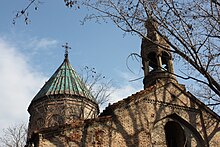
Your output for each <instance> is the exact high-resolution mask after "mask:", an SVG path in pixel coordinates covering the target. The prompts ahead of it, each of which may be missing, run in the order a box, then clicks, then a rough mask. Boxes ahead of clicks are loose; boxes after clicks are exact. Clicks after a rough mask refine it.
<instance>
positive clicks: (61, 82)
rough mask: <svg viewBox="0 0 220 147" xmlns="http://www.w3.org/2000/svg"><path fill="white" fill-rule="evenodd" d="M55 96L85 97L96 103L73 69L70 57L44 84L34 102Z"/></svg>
mask: <svg viewBox="0 0 220 147" xmlns="http://www.w3.org/2000/svg"><path fill="white" fill-rule="evenodd" d="M54 95H72V96H79V97H85V98H88V99H90V100H92V101H93V102H95V100H94V97H93V96H92V94H91V93H90V91H89V90H88V88H87V87H86V85H85V83H84V82H83V81H82V80H81V79H80V77H79V75H78V74H77V73H76V72H75V70H74V69H73V68H72V66H71V64H70V62H69V59H68V57H65V59H64V61H63V63H62V64H61V65H60V67H59V68H58V69H57V70H56V72H55V73H54V74H53V75H52V76H51V78H50V79H49V80H48V81H47V82H46V83H45V84H44V86H43V87H42V88H41V90H40V91H39V92H38V93H37V95H36V96H35V97H34V99H33V100H32V102H33V101H36V100H39V99H41V98H43V97H45V96H54Z"/></svg>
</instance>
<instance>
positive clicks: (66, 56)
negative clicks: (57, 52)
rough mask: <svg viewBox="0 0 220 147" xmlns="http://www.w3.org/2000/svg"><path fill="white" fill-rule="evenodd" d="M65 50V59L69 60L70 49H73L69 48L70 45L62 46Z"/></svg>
mask: <svg viewBox="0 0 220 147" xmlns="http://www.w3.org/2000/svg"><path fill="white" fill-rule="evenodd" d="M62 47H63V48H65V58H66V59H67V58H68V53H69V49H71V47H70V46H68V43H66V44H64V45H62Z"/></svg>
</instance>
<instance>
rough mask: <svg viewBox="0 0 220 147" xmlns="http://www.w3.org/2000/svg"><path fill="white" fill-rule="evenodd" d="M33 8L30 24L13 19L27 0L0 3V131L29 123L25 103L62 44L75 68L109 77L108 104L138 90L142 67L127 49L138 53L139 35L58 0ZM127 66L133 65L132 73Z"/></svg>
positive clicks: (59, 56)
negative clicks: (90, 18)
mask: <svg viewBox="0 0 220 147" xmlns="http://www.w3.org/2000/svg"><path fill="white" fill-rule="evenodd" d="M43 2H44V3H43V4H41V5H40V6H39V9H38V10H37V11H34V10H33V9H34V8H31V9H30V12H29V18H30V19H31V23H30V24H29V25H25V23H24V21H23V18H19V19H16V24H15V25H13V23H12V20H13V18H14V16H15V14H16V11H17V10H21V9H22V8H24V7H25V6H26V5H27V4H28V0H19V1H14V0H1V2H0V12H1V13H0V95H1V96H0V101H1V102H0V135H1V134H2V129H4V128H7V127H9V126H13V125H16V124H19V123H22V122H23V123H28V117H29V114H28V112H27V108H28V105H29V104H30V102H31V100H32V99H33V97H34V96H35V95H36V93H37V92H38V91H39V90H40V88H41V87H42V86H43V84H44V83H45V82H46V81H47V80H48V78H49V77H50V76H51V75H52V74H53V73H54V72H55V70H56V69H57V68H58V67H59V65H60V64H61V63H62V62H63V59H64V48H62V45H63V44H65V43H66V42H68V44H69V46H71V50H70V51H69V59H70V63H71V64H72V66H73V68H74V69H75V70H76V71H77V72H80V71H81V69H82V68H83V67H85V66H88V67H91V68H95V69H96V71H97V72H99V73H101V74H103V75H104V76H105V77H106V78H107V79H109V80H112V88H111V89H113V93H112V95H111V97H110V103H114V102H116V101H118V100H120V99H123V98H126V97H127V96H129V95H131V94H132V93H135V92H137V91H139V90H140V89H142V87H143V85H142V79H141V80H137V81H135V82H130V80H133V79H136V78H140V77H142V76H143V72H142V71H141V69H140V67H141V66H140V63H139V62H136V61H135V60H133V59H132V58H129V59H128V60H127V57H128V56H129V55H130V54H131V53H139V52H140V44H141V39H140V38H139V37H138V36H132V35H125V36H124V34H123V32H122V31H121V30H119V29H118V28H116V27H115V26H114V25H113V24H111V23H101V24H99V23H95V22H87V23H86V24H84V25H81V22H80V21H81V20H82V19H83V17H84V16H85V15H86V14H87V12H86V11H85V10H81V9H80V10H77V11H75V10H70V9H68V8H66V7H65V5H64V3H63V1H62V0H57V1H54V0H45V1H44V0H43ZM127 65H128V66H129V67H130V68H131V69H132V71H134V73H133V72H131V71H130V70H129V69H128V67H127Z"/></svg>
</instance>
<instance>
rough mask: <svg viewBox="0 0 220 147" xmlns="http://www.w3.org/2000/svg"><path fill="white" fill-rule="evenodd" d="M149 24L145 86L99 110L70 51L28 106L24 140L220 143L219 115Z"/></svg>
mask: <svg viewBox="0 0 220 147" xmlns="http://www.w3.org/2000/svg"><path fill="white" fill-rule="evenodd" d="M146 28H147V31H148V33H147V37H148V38H150V39H151V41H150V40H147V39H143V40H142V45H141V57H142V64H143V71H144V80H143V84H144V86H143V87H144V89H143V90H141V91H137V92H136V93H134V94H132V95H131V96H128V97H127V98H124V99H121V100H120V101H118V102H116V103H113V104H111V105H109V106H108V107H106V108H105V110H104V111H103V112H100V111H99V106H98V104H97V103H96V100H95V99H94V97H93V96H92V94H91V92H90V91H89V90H88V89H87V87H86V85H85V83H84V82H83V81H82V80H81V79H80V77H79V76H78V74H77V73H76V71H75V70H74V69H73V67H72V66H71V64H70V62H69V57H68V52H66V53H65V58H64V61H63V62H62V64H61V65H60V66H59V68H58V69H57V70H56V71H55V73H54V74H53V75H52V76H51V78H50V79H49V80H48V81H47V82H46V83H45V84H44V86H43V87H42V88H41V90H40V91H39V92H38V93H37V94H36V96H35V97H34V98H33V100H32V101H31V103H30V105H29V107H28V112H29V114H30V119H29V127H28V139H27V144H26V146H27V147H220V116H219V115H218V114H216V113H215V112H214V111H212V110H211V109H210V108H209V107H207V106H206V105H205V104H204V103H203V102H201V101H200V100H199V99H197V98H196V97H195V96H193V95H192V94H191V93H190V92H187V91H186V89H185V87H184V85H182V84H179V83H178V81H177V79H176V77H175V73H174V70H173V60H172V55H171V53H170V52H169V50H165V49H163V48H162V47H161V46H165V47H166V48H169V45H168V44H167V43H166V42H165V41H164V39H163V38H161V37H160V36H159V35H158V34H157V33H156V31H155V25H154V24H153V23H152V22H151V21H150V20H149V21H148V22H147V23H146ZM152 41H153V42H152ZM65 47H66V48H68V46H65Z"/></svg>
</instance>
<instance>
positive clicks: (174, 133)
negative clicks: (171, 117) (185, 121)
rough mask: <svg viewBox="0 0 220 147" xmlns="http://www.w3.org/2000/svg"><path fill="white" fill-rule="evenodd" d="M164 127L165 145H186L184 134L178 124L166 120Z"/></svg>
mask: <svg viewBox="0 0 220 147" xmlns="http://www.w3.org/2000/svg"><path fill="white" fill-rule="evenodd" d="M164 129H165V135H166V142H167V147H186V136H185V133H184V130H183V128H182V127H181V126H180V124H178V123H177V122H175V121H168V122H167V123H166V125H165V127H164Z"/></svg>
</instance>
